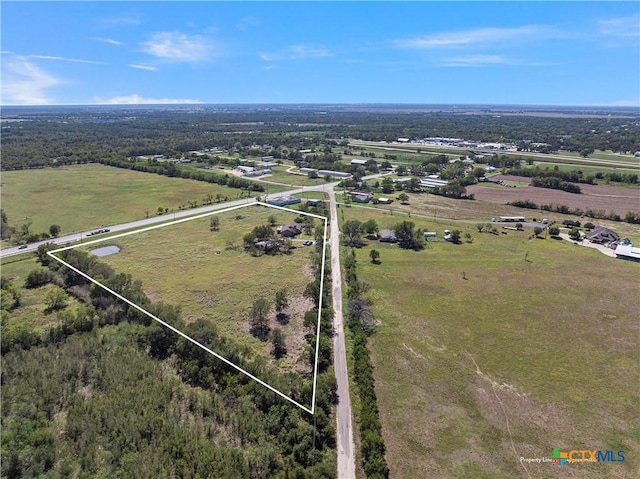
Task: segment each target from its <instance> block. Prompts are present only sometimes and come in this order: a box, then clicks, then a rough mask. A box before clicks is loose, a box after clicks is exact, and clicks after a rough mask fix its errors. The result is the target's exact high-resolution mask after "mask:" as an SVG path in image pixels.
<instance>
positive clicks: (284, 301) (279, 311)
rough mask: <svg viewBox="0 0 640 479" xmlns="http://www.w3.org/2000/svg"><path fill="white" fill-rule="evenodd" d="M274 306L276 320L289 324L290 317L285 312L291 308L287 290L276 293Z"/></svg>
mask: <svg viewBox="0 0 640 479" xmlns="http://www.w3.org/2000/svg"><path fill="white" fill-rule="evenodd" d="M274 306H275V308H276V319H277V320H278V322H279V323H285V322H287V319H288V317H287V314H286V313H285V312H284V310H285V309H287V307H288V306H289V298H288V296H287V290H286V289H280V290H278V291H276V298H275V302H274Z"/></svg>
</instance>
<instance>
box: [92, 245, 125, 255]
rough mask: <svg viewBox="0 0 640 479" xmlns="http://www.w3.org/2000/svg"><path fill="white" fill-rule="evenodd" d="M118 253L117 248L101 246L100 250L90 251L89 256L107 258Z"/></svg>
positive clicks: (118, 249)
mask: <svg viewBox="0 0 640 479" xmlns="http://www.w3.org/2000/svg"><path fill="white" fill-rule="evenodd" d="M119 252H120V248H119V247H118V246H103V247H102V248H98V249H94V250H91V254H94V255H96V256H109V255H110V254H116V253H119Z"/></svg>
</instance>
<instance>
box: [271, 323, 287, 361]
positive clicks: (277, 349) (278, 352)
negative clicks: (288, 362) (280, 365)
mask: <svg viewBox="0 0 640 479" xmlns="http://www.w3.org/2000/svg"><path fill="white" fill-rule="evenodd" d="M271 343H272V345H273V350H272V353H273V355H274V356H275V358H276V359H280V358H281V357H282V356H284V355H286V354H287V345H286V343H285V342H284V335H283V334H282V331H281V330H280V328H275V329H274V330H273V334H272V336H271Z"/></svg>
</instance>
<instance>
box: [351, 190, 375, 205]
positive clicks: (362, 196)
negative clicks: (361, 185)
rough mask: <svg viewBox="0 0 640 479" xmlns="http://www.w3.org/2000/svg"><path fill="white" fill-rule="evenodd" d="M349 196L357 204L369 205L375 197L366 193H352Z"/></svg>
mask: <svg viewBox="0 0 640 479" xmlns="http://www.w3.org/2000/svg"><path fill="white" fill-rule="evenodd" d="M348 195H349V196H351V200H352V201H354V202H355V203H369V201H371V200H372V199H373V195H372V194H371V193H368V192H366V191H350V192H349V193H348Z"/></svg>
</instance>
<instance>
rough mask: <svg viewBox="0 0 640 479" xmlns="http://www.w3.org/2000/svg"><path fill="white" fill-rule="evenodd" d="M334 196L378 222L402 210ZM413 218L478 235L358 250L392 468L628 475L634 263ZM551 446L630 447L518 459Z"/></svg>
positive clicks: (633, 415) (637, 429) (639, 429)
mask: <svg viewBox="0 0 640 479" xmlns="http://www.w3.org/2000/svg"><path fill="white" fill-rule="evenodd" d="M470 203H472V202H470ZM342 210H343V211H344V220H348V219H352V218H357V219H359V220H361V221H365V220H366V219H368V218H375V219H376V220H377V221H378V224H379V226H380V227H381V228H384V227H389V226H392V225H393V224H394V223H395V222H396V221H398V220H399V219H401V218H399V217H395V215H394V216H391V215H389V214H385V213H381V212H375V211H372V210H367V209H363V208H356V207H351V208H342ZM339 214H340V215H342V214H343V213H339ZM402 219H404V218H402ZM411 219H412V220H413V221H415V222H416V224H417V226H419V227H422V228H425V229H429V230H437V231H442V229H443V228H450V229H453V228H455V227H458V228H460V229H461V230H462V231H463V232H470V233H472V235H473V237H474V240H473V243H464V244H461V245H453V244H450V243H446V242H444V241H431V242H429V246H428V247H427V248H426V249H425V250H423V251H420V252H414V251H404V250H401V249H399V248H398V247H397V246H395V245H388V244H387V245H385V244H381V243H377V242H375V243H373V244H371V245H369V246H367V247H364V248H362V249H359V250H357V257H358V264H359V268H358V269H359V272H358V277H359V278H360V279H361V280H363V281H365V282H367V283H369V284H370V285H371V290H370V292H369V295H370V297H371V298H372V300H373V301H374V310H375V313H376V316H377V318H378V320H379V322H380V325H379V327H378V329H377V333H376V334H375V335H374V336H373V337H372V338H371V341H370V347H371V351H372V360H373V362H374V367H375V376H376V392H377V394H378V406H379V408H380V417H381V421H382V425H383V432H384V438H385V444H386V447H387V461H388V463H389V466H390V468H391V477H403V478H422V477H460V478H466V477H491V478H496V477H505V478H506V477H527V474H530V477H581V478H583V477H586V478H591V477H593V478H595V477H632V476H633V475H634V473H633V471H637V470H638V467H639V466H640V463H639V462H638V454H639V453H640V446H639V445H638V444H639V442H640V421H639V420H638V416H637V404H638V401H639V400H640V395H639V392H638V387H637V384H638V379H640V377H639V374H638V369H637V359H638V348H639V346H640V345H639V344H638V333H639V329H638V322H637V319H638V313H637V311H638V309H637V306H638V302H637V294H638V281H637V280H638V273H639V272H640V268H639V266H638V265H637V264H633V263H629V262H624V261H620V260H616V259H613V258H609V257H606V256H604V255H602V254H601V253H599V252H598V251H595V250H590V249H587V248H580V247H577V246H574V245H573V244H571V243H570V242H566V241H556V240H551V239H537V240H536V239H534V240H528V239H527V238H528V237H529V235H530V231H525V232H522V233H519V232H512V231H509V233H508V234H507V235H492V234H486V233H482V234H479V233H477V230H475V228H474V227H473V226H471V225H466V226H464V224H461V223H460V222H446V221H442V220H441V221H440V222H439V223H438V224H434V222H433V220H429V219H425V218H421V217H417V216H416V215H412V217H411ZM461 226H462V227H461ZM374 245H375V246H374ZM371 247H375V248H376V249H377V250H378V251H380V253H381V261H382V264H380V265H373V264H371V262H370V260H369V250H370V249H371ZM554 447H558V448H560V449H561V450H565V451H568V450H571V449H602V450H606V449H614V450H619V449H624V450H625V451H626V455H625V456H626V457H627V461H626V462H624V463H621V464H597V465H591V464H579V465H572V466H564V467H565V468H566V469H562V470H560V469H559V468H558V466H556V465H551V464H531V465H525V466H526V469H527V471H528V472H527V471H525V468H524V467H523V466H521V464H520V460H519V458H520V457H521V456H522V457H546V456H549V455H550V454H551V453H552V450H553V448H554Z"/></svg>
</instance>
